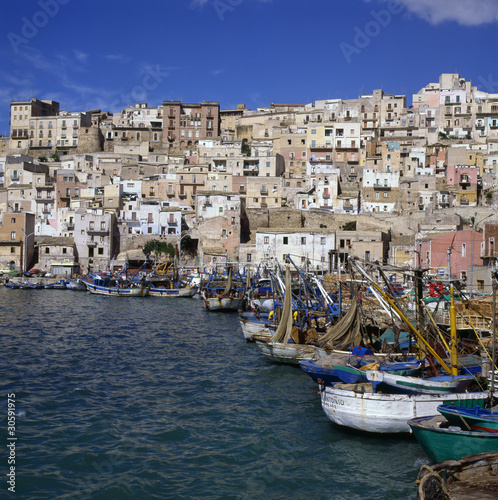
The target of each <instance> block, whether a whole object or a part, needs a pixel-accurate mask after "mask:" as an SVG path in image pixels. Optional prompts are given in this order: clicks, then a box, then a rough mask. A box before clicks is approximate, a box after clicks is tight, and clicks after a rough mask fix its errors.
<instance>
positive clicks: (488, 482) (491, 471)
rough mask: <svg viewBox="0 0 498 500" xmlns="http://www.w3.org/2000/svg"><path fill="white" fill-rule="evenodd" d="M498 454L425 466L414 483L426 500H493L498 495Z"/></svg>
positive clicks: (418, 495) (418, 496)
mask: <svg viewBox="0 0 498 500" xmlns="http://www.w3.org/2000/svg"><path fill="white" fill-rule="evenodd" d="M497 469H498V452H488V453H478V454H476V455H467V456H465V457H463V458H462V459H461V460H447V461H445V462H439V463H436V464H432V465H427V464H423V465H422V467H421V468H420V472H419V474H418V477H417V479H416V481H415V483H416V484H418V488H417V490H418V491H417V498H418V499H425V500H450V499H452V500H457V499H460V500H467V499H470V498H479V499H481V500H485V499H486V500H494V499H495V498H496V492H497V491H498V475H496V472H495V471H496V470H497Z"/></svg>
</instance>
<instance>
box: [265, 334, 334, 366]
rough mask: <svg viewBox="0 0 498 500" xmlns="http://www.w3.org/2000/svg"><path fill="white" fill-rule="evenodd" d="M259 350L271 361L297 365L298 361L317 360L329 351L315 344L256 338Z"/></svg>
mask: <svg viewBox="0 0 498 500" xmlns="http://www.w3.org/2000/svg"><path fill="white" fill-rule="evenodd" d="M256 345H257V347H258V349H259V351H260V352H261V353H262V354H264V355H265V356H266V357H267V358H268V359H270V360H271V361H275V362H276V363H286V364H291V365H299V362H300V361H310V360H317V359H320V358H324V357H325V356H328V355H329V354H330V353H329V352H328V351H326V350H325V349H322V348H320V347H317V346H315V345H307V344H293V343H286V344H284V343H282V342H264V341H261V340H258V339H256Z"/></svg>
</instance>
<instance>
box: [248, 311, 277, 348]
mask: <svg viewBox="0 0 498 500" xmlns="http://www.w3.org/2000/svg"><path fill="white" fill-rule="evenodd" d="M265 316H266V315H265ZM239 323H240V328H241V330H242V334H243V335H244V338H245V339H246V340H247V341H248V342H254V336H257V337H261V338H268V339H270V338H271V336H272V335H273V334H274V333H275V330H272V329H270V328H269V327H268V319H266V318H265V319H263V318H262V319H257V318H256V317H255V316H254V315H252V314H251V313H242V314H240V315H239Z"/></svg>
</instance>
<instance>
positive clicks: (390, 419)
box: [321, 384, 487, 434]
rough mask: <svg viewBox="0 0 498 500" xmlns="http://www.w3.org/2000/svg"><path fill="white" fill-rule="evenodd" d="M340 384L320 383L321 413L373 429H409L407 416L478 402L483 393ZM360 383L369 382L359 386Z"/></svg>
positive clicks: (338, 421)
mask: <svg viewBox="0 0 498 500" xmlns="http://www.w3.org/2000/svg"><path fill="white" fill-rule="evenodd" d="M343 385H344V384H335V385H332V386H325V387H322V390H321V402H322V408H323V410H324V411H325V414H326V415H327V417H328V418H329V419H330V420H331V421H332V422H334V423H335V424H337V425H340V426H343V427H348V428H350V429H355V430H359V431H365V432H374V433H389V434H390V433H409V432H410V427H409V425H408V420H410V419H412V418H415V417H421V416H427V415H435V414H436V413H437V407H438V406H439V405H441V404H454V405H460V406H474V405H476V404H481V405H482V404H484V401H485V399H486V397H487V393H486V392H475V393H456V394H383V393H372V392H360V391H354V390H352V388H351V387H350V386H346V387H345V388H341V386H343ZM364 385H366V386H369V385H370V384H363V385H362V386H361V387H364ZM361 387H359V389H360V388H361ZM370 387H371V385H370Z"/></svg>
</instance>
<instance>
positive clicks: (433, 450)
mask: <svg viewBox="0 0 498 500" xmlns="http://www.w3.org/2000/svg"><path fill="white" fill-rule="evenodd" d="M408 424H409V426H410V427H411V430H412V432H413V435H414V436H415V438H416V439H417V441H418V443H419V444H420V446H421V447H422V448H423V449H424V451H425V452H426V453H427V455H429V457H430V458H431V459H432V460H434V462H445V461H446V460H460V459H461V458H463V457H464V456H467V455H475V454H477V453H484V452H495V451H498V434H496V433H491V432H474V431H472V432H469V431H464V430H462V429H461V428H460V427H455V426H452V425H448V421H447V420H446V419H445V418H444V417H443V416H440V415H437V416H435V417H434V416H425V417H419V418H413V419H411V420H410V421H409V422H408Z"/></svg>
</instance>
